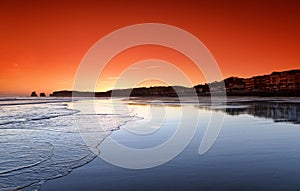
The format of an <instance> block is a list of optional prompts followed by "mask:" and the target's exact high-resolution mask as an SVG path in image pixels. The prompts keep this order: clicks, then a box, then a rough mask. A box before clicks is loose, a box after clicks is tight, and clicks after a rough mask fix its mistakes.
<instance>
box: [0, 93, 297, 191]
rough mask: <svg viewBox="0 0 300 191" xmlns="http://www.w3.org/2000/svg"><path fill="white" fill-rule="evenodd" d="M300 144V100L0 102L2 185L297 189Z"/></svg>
mask: <svg viewBox="0 0 300 191" xmlns="http://www.w3.org/2000/svg"><path fill="white" fill-rule="evenodd" d="M299 145H300V98H297V97H294V98H291V97H279V98H278V97H268V98H264V97H227V99H226V100H225V101H224V99H220V100H219V101H218V100H217V101H214V102H212V101H211V99H210V98H209V97H201V98H199V99H197V100H195V99H192V98H188V97H185V98H183V99H178V98H159V97H149V98H146V97H144V98H131V99H125V98H113V99H112V98H53V97H48V98H30V97H2V98H0V191H8V190H24V191H39V190H42V191H47V190H48V191H50V190H64V191H67V190H72V191H76V190H90V191H97V190H157V189H159V190H166V189H171V190H201V189H202V190H299V189H300V183H299V179H300V165H299V164H300V163H299V161H300V147H299ZM95 161H97V165H94V166H93V168H90V167H89V165H92V164H93V162H95ZM88 167H89V168H88ZM85 168H86V169H89V170H88V171H87V172H86V174H83V176H82V174H81V175H80V176H82V177H81V180H82V181H81V182H80V181H78V180H77V179H76V170H80V169H85ZM77 178H78V177H77ZM72 180H74V181H72ZM91 182H92V183H91ZM47 185H48V186H47ZM51 185H52V186H51Z"/></svg>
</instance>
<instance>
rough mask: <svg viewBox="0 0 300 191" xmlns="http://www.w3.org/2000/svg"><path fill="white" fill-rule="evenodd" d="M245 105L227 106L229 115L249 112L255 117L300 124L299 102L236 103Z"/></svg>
mask: <svg viewBox="0 0 300 191" xmlns="http://www.w3.org/2000/svg"><path fill="white" fill-rule="evenodd" d="M238 104H239V105H244V106H245V107H236V108H235V107H230V106H229V107H228V108H226V113H228V114H229V115H240V114H250V115H253V116H256V117H264V118H271V119H274V121H275V122H291V123H295V124H300V103H277V102H247V103H238Z"/></svg>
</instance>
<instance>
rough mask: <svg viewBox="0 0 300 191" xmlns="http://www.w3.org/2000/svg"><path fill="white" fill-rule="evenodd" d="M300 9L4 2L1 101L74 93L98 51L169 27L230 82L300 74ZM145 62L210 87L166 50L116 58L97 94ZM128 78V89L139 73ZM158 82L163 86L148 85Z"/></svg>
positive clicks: (240, 3) (252, 3)
mask: <svg viewBox="0 0 300 191" xmlns="http://www.w3.org/2000/svg"><path fill="white" fill-rule="evenodd" d="M299 9H300V1H297V0H295V1H289V0H287V1H284V0H268V1H267V0H235V1H233V0H223V1H220V0H205V1H201V0H200V1H183V0H182V1H173V0H164V1H162V0H151V1H134V0H132V1H125V0H124V1H114V0H111V1H99V0H96V1H90V0H87V1H83V0H82V1H55V0H53V1H46V0H40V1H31V0H26V1H21V0H19V1H16V0H1V1H0V31H1V37H0V68H1V70H0V95H2V96H8V95H29V94H30V92H31V91H37V92H46V93H47V94H49V93H51V92H52V91H55V90H63V89H68V90H71V89H72V88H73V80H74V76H75V74H76V71H77V68H78V66H79V64H80V62H81V60H82V58H83V56H84V55H85V54H86V52H87V51H88V50H89V49H90V48H91V47H92V46H93V44H95V43H96V42H97V41H98V40H99V39H101V38H102V37H104V36H105V35H107V34H109V33H111V32H113V31H115V30H117V29H120V28H122V27H125V26H128V25H133V24H139V23H164V24H169V25H174V26H176V27H179V28H182V29H184V30H186V31H188V32H190V33H191V34H193V35H194V36H196V37H197V38H198V39H199V40H201V41H202V42H203V43H204V44H205V46H206V47H207V48H208V49H209V50H210V52H211V53H212V55H213V56H214V58H215V59H216V61H217V63H218V64H219V67H220V69H221V72H222V74H223V76H224V78H226V77H229V76H239V77H251V76H253V75H260V74H268V73H271V72H272V71H282V70H288V69H296V68H300V51H299V50H300V35H299V34H300V11H299ZM183 43H184V42H183ZM108 48H109V47H108ZM145 59H159V60H166V61H168V62H171V63H173V64H174V65H176V67H177V68H179V69H180V70H182V71H184V72H185V74H186V75H188V77H189V79H190V80H191V82H192V84H198V83H205V79H204V78H203V76H201V75H199V73H195V72H194V71H195V70H194V66H193V64H192V63H190V62H191V61H190V60H189V59H188V58H186V57H185V56H184V55H182V54H180V53H178V52H176V51H174V50H172V49H168V48H163V47H160V46H141V47H135V48H131V49H128V50H126V51H124V52H122V53H120V54H119V55H117V56H116V57H115V58H114V59H113V60H112V61H111V63H110V64H109V65H108V67H107V68H106V69H105V71H104V72H103V78H100V81H101V80H102V82H103V83H101V86H97V89H96V90H99V91H104V90H108V89H110V88H112V86H113V84H114V80H115V79H117V78H118V76H120V74H121V73H122V72H124V70H126V68H127V67H129V66H130V65H131V64H133V63H135V62H139V61H142V60H145ZM155 64H156V63H154V66H151V63H150V64H149V63H148V65H145V66H144V67H145V68H144V69H143V68H140V69H139V70H135V72H136V75H142V74H143V73H146V72H147V69H153V70H154V69H155V68H158V67H162V68H161V69H160V70H158V71H166V70H167V67H166V66H157V65H155ZM140 67H143V66H142V65H141V66H140ZM131 69H132V68H131ZM148 72H149V70H148ZM153 72H155V71H153ZM127 76H128V79H126V80H127V81H130V78H129V77H130V76H135V73H134V72H133V71H132V72H131V73H129V75H127ZM171 77H173V78H174V76H172V75H171ZM105 80H106V81H105ZM109 80H111V81H109ZM126 80H125V81H123V82H126ZM152 82H153V85H159V83H160V82H159V80H158V81H157V80H152V81H150V82H145V83H144V84H146V85H152V84H151V83H152ZM105 83H106V85H102V84H105ZM176 83H179V82H176ZM141 84H143V83H141ZM124 86H126V84H125V85H124Z"/></svg>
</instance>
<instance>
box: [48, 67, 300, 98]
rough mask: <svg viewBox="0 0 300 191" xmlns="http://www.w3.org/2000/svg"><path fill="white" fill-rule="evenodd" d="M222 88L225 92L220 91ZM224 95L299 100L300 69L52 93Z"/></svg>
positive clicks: (58, 94) (90, 94) (92, 94)
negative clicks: (173, 83) (195, 81)
mask: <svg viewBox="0 0 300 191" xmlns="http://www.w3.org/2000/svg"><path fill="white" fill-rule="evenodd" d="M224 85H225V89H224ZM211 91H214V93H218V92H219V93H222V92H223V93H224V91H226V94H227V95H228V96H300V69H297V70H288V71H282V72H272V73H271V74H268V75H263V76H253V77H251V78H239V77H229V78H226V79H224V80H223V81H220V82H211V83H206V84H199V85H196V86H194V87H182V86H156V87H139V88H130V89H119V90H110V91H106V92H80V91H68V90H62V91H55V92H53V93H52V94H50V96H53V97H72V96H73V97H111V96H113V97H124V96H125V97H128V96H131V97H144V96H159V97H178V96H193V95H195V93H196V94H197V95H198V96H209V95H210V93H211Z"/></svg>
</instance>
